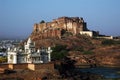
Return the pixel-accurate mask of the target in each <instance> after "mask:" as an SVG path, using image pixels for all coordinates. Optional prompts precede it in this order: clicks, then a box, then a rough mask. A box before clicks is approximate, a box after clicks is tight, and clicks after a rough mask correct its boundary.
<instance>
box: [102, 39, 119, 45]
mask: <svg viewBox="0 0 120 80" xmlns="http://www.w3.org/2000/svg"><path fill="white" fill-rule="evenodd" d="M102 44H103V45H116V44H120V41H115V40H108V39H106V40H103V41H102Z"/></svg>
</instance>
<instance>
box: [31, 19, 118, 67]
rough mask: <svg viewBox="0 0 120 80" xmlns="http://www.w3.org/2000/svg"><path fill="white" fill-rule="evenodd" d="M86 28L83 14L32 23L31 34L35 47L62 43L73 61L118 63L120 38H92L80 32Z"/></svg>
mask: <svg viewBox="0 0 120 80" xmlns="http://www.w3.org/2000/svg"><path fill="white" fill-rule="evenodd" d="M87 30H88V28H87V26H86V22H84V20H83V18H79V17H60V18H58V19H54V20H53V21H52V22H42V23H39V24H35V25H34V29H33V32H32V34H31V35H30V37H31V39H32V40H33V41H34V42H35V44H36V48H40V47H48V46H51V47H55V46H56V45H65V46H66V49H67V50H68V53H67V56H68V57H70V58H71V59H73V60H75V61H76V65H81V64H96V65H117V66H119V63H120V62H119V57H120V53H119V52H120V49H119V47H120V42H119V41H118V42H117V41H114V40H112V42H110V40H108V41H107V40H105V39H94V38H92V37H89V36H87V35H81V34H80V33H79V32H80V31H87ZM96 34H97V33H96ZM105 41H106V42H105ZM114 42H115V44H114ZM116 42H117V43H116ZM104 43H107V45H104ZM109 44H110V45H109Z"/></svg>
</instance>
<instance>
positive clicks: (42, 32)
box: [32, 17, 88, 39]
mask: <svg viewBox="0 0 120 80" xmlns="http://www.w3.org/2000/svg"><path fill="white" fill-rule="evenodd" d="M63 30H64V31H67V32H71V33H72V34H73V35H75V34H78V33H80V31H87V30H88V29H87V27H86V22H84V20H83V18H79V17H60V18H58V19H54V20H53V21H52V22H46V23H39V24H34V29H33V33H32V36H34V35H37V36H36V37H35V36H34V38H33V39H37V38H39V39H46V38H61V36H62V34H61V32H62V31H63Z"/></svg>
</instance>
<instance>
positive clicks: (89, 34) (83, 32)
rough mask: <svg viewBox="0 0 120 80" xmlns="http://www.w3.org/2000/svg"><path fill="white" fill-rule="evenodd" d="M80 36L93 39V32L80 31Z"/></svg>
mask: <svg viewBox="0 0 120 80" xmlns="http://www.w3.org/2000/svg"><path fill="white" fill-rule="evenodd" d="M80 34H81V35H87V36H90V37H93V32H92V31H80Z"/></svg>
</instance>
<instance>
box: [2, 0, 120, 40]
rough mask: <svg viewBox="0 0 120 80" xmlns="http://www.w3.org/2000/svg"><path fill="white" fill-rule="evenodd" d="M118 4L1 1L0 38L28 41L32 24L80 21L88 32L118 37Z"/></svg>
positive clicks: (114, 0)
mask: <svg viewBox="0 0 120 80" xmlns="http://www.w3.org/2000/svg"><path fill="white" fill-rule="evenodd" d="M119 8H120V0H0V38H2V37H8V38H10V37H14V38H15V37H20V38H27V37H28V36H29V35H30V34H31V33H32V30H33V25H34V23H39V22H40V21H41V20H45V21H46V22H50V21H52V20H53V19H56V18H58V17H62V16H68V17H83V18H84V21H86V22H87V27H88V29H90V30H96V31H99V32H100V33H101V34H105V35H113V36H120V9H119Z"/></svg>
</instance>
